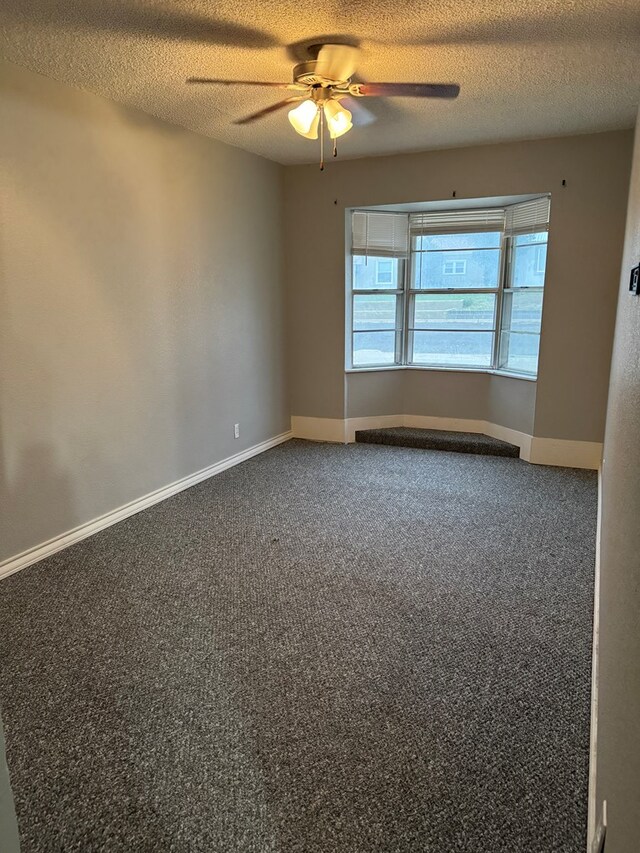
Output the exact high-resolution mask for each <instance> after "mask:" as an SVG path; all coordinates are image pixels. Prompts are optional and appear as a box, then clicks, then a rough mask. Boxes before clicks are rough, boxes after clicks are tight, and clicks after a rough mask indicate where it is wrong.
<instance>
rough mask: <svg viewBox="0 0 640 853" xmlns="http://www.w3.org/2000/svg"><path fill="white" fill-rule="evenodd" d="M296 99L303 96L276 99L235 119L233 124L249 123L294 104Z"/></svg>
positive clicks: (300, 99) (301, 99) (301, 98)
mask: <svg viewBox="0 0 640 853" xmlns="http://www.w3.org/2000/svg"><path fill="white" fill-rule="evenodd" d="M298 101H304V97H292V98H285V99H284V101H277V103H275V104H270V105H269V106H268V107H265V108H264V109H263V110H258V112H257V113H251V115H248V116H245V117H244V118H239V119H236V121H234V124H251V122H253V121H258V119H260V118H264V117H265V116H268V115H269V113H275V112H277V111H278V110H282V109H284V107H288V106H289V104H294V103H297V102H298Z"/></svg>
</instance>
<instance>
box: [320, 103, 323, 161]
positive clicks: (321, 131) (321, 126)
mask: <svg viewBox="0 0 640 853" xmlns="http://www.w3.org/2000/svg"><path fill="white" fill-rule="evenodd" d="M320 171H321V172H324V110H323V109H320Z"/></svg>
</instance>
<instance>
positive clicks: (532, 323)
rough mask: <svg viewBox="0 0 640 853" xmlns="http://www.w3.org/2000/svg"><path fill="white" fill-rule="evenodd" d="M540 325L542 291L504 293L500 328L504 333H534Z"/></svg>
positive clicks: (538, 330)
mask: <svg viewBox="0 0 640 853" xmlns="http://www.w3.org/2000/svg"><path fill="white" fill-rule="evenodd" d="M541 325H542V291H541V290H534V291H533V292H529V291H526V290H524V291H521V292H520V293H516V292H514V293H505V295H504V311H503V320H502V328H503V329H504V330H505V331H514V332H536V334H540V327H541Z"/></svg>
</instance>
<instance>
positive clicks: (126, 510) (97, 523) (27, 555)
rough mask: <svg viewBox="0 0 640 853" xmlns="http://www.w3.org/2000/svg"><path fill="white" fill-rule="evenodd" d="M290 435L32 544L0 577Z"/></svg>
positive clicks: (11, 560)
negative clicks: (45, 540) (37, 543)
mask: <svg viewBox="0 0 640 853" xmlns="http://www.w3.org/2000/svg"><path fill="white" fill-rule="evenodd" d="M290 438H293V433H292V432H291V431H289V432H283V433H280V435H276V436H274V437H273V438H269V439H267V440H266V441H261V442H260V443H259V444H254V445H253V446H252V447H248V448H247V449H246V450H242V451H240V453H235V454H234V455H233V456H228V457H227V458H226V459H222V460H221V461H220V462H215V463H214V464H213V465H209V466H208V467H207V468H202V469H201V470H200V471H196V472H195V473H194V474H189V475H187V476H186V477H182V478H181V479H180V480H176V481H175V482H173V483H170V484H169V485H168V486H162V487H161V488H160V489H156V490H155V491H153V492H149V494H146V495H143V497H141V498H136V499H135V500H133V501H130V502H129V503H127V504H124V505H123V506H121V507H118V508H117V509H114V510H112V511H111V512H107V513H105V514H104V515H101V516H100V517H99V518H94V519H93V520H92V521H88V522H86V523H85V524H81V525H79V526H78V527H75V528H74V529H73V530H69V531H67V532H66V533H62V534H61V535H60V536H56V537H54V538H53V539H49V540H48V541H47V542H43V543H42V544H40V545H36V546H35V547H33V548H29V549H28V550H27V551H23V552H22V553H21V554H17V555H16V556H15V557H9V559H7V560H4V561H3V562H2V563H0V580H1V579H2V578H5V577H8V576H9V575H12V574H14V573H15V572H19V571H20V569H25V568H26V567H27V566H31V565H33V564H34V563H37V562H39V561H40V560H44V558H45V557H50V556H51V555H52V554H55V553H56V552H57V551H61V550H62V549H63V548H67V547H68V546H69V545H73V544H74V543H76V542H80V541H81V540H82V539H86V538H87V537H89V536H92V535H93V534H94V533H98V532H99V531H100V530H104V529H105V528H107V527H111V526H112V525H113V524H117V523H118V522H119V521H123V520H124V519H125V518H129V516H131V515H135V514H136V513H138V512H141V511H142V510H143V509H148V507H150V506H153V505H154V504H157V503H160V502H161V501H164V500H166V499H167V498H170V497H172V496H173V495H176V494H178V492H183V491H184V490H185V489H188V488H189V487H190V486H195V485H196V483H201V482H202V481H203V480H208V479H209V478H210V477H215V475H216V474H220V473H221V472H222V471H226V470H227V469H228V468H233V467H234V466H235V465H239V464H240V463H241V462H245V461H246V460H247V459H251V458H252V457H253V456H258V454H260V453H264V452H265V450H270V449H271V448H272V447H276V445H278V444H283V443H284V442H285V441H289V439H290Z"/></svg>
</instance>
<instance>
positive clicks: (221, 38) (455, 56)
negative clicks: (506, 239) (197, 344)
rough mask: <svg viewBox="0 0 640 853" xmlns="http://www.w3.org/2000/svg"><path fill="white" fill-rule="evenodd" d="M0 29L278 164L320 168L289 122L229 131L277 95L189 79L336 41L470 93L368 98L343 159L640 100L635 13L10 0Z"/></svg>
mask: <svg viewBox="0 0 640 853" xmlns="http://www.w3.org/2000/svg"><path fill="white" fill-rule="evenodd" d="M0 25H1V27H2V29H1V38H2V41H1V44H2V48H1V49H2V53H3V56H4V57H5V58H6V59H8V60H11V61H13V62H16V63H18V64H20V65H24V66H26V67H28V68H31V69H32V70H34V71H38V72H40V73H42V74H45V75H47V76H50V77H53V78H54V79H57V80H61V81H64V82H66V83H70V84H72V85H75V86H79V87H82V88H84V89H88V90H90V91H93V92H97V93H99V94H102V95H105V96H106V97H108V98H111V99H112V100H114V101H117V102H121V103H123V104H128V105H131V106H134V107H138V108H139V109H141V110H144V111H146V112H148V113H151V114H153V115H156V116H159V117H161V118H163V119H166V120H168V121H170V122H173V123H175V124H179V125H183V126H184V127H187V128H190V129H192V130H195V131H198V132H200V133H204V134H207V135H210V136H212V137H215V138H216V139H221V140H223V141H225V142H228V143H231V144H232V145H237V146H240V147H242V148H246V149H247V150H249V151H254V152H256V153H258V154H262V155H264V156H265V157H268V158H270V159H272V160H276V161H278V162H281V163H301V162H314V161H315V160H316V159H317V145H318V143H317V142H316V143H314V142H312V141H309V140H306V139H302V138H301V137H299V136H297V135H296V134H295V133H294V132H293V130H292V128H291V127H290V125H289V123H288V121H287V116H286V111H283V112H280V113H276V114H274V115H271V116H269V117H267V118H266V119H264V120H263V121H261V122H258V123H256V124H253V125H247V126H236V125H234V124H233V123H232V122H233V119H235V118H238V117H242V116H243V115H245V114H247V113H250V112H253V111H254V110H257V109H260V108H261V107H263V106H266V105H268V104H269V103H271V102H273V101H275V100H278V99H279V98H280V97H282V94H281V93H280V92H279V91H278V90H273V91H271V90H268V89H252V88H249V87H245V86H241V87H238V88H233V89H232V88H226V87H221V86H211V87H204V86H200V87H196V86H191V87H189V86H186V85H185V83H184V80H185V78H186V77H187V76H189V75H202V76H220V77H245V78H250V79H253V78H255V79H260V80H283V81H289V80H290V77H291V67H292V64H293V56H294V54H295V53H296V48H295V45H299V44H300V43H303V42H308V41H311V42H312V41H314V40H315V37H317V36H323V35H327V34H329V35H334V36H340V37H342V39H341V40H347V41H348V40H352V41H353V40H355V41H357V42H358V43H359V44H360V46H361V49H362V54H361V61H360V63H359V68H358V77H359V79H361V80H368V81H384V82H386V81H390V80H391V81H395V80H397V81H408V82H422V81H425V82H429V81H434V82H457V83H460V85H461V86H462V92H461V95H460V97H459V98H458V100H457V101H435V100H433V101H431V100H429V101H424V100H412V99H407V98H396V99H393V100H391V99H389V100H382V99H374V98H371V99H367V101H366V103H367V106H368V107H369V108H370V109H371V111H372V112H374V113H375V115H376V117H377V121H376V123H375V124H372V125H369V126H367V127H359V128H354V129H353V130H352V131H351V132H350V133H349V134H347V135H346V136H345V137H343V139H341V140H340V156H341V157H362V156H366V155H377V154H388V153H394V152H399V151H416V150H423V149H426V148H435V147H446V146H456V145H468V144H472V143H478V142H491V141H498V140H507V139H519V138H531V137H539V136H551V135H563V134H571V133H583V132H589V131H597V130H608V129H613V128H623V127H631V125H632V123H633V119H634V113H635V109H636V107H637V104H638V101H639V100H640V58H639V57H640V54H639V53H638V44H639V36H640V0H575V2H574V0H529V2H523V0H420V1H419V2H409V0H367V2H364V1H363V0H352V2H347V0H327V2H323V3H312V2H308V0H299V2H293V0H267V1H266V2H252V0H217V2H216V3H215V4H214V3H213V2H202V0H167V2H158V1H157V0H155V2H141V0H3V3H2V5H1V7H0ZM334 40H335V39H334ZM297 50H298V53H299V50H300V49H299V48H298V49H297Z"/></svg>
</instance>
